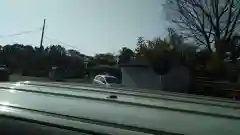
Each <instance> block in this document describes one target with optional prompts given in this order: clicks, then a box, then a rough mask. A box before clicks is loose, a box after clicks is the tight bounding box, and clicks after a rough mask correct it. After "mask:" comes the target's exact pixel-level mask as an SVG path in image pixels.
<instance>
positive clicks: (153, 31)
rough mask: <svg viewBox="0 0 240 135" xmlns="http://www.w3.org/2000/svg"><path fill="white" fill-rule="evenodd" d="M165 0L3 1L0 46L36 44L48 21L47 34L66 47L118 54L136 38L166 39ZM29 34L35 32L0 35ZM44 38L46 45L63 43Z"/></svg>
mask: <svg viewBox="0 0 240 135" xmlns="http://www.w3.org/2000/svg"><path fill="white" fill-rule="evenodd" d="M163 2H164V1H163V0H1V1H0V21H1V23H0V44H2V45H4V44H12V43H22V44H30V45H34V46H36V45H39V42H40V35H41V33H40V31H39V29H40V27H42V23H43V19H44V18H46V19H47V22H46V23H47V24H46V31H45V34H46V36H47V37H50V38H52V39H56V40H60V41H62V42H64V43H66V44H67V45H68V46H67V45H63V46H64V47H66V48H68V49H69V48H71V47H70V46H73V47H74V48H76V49H78V50H79V51H80V52H81V53H85V54H88V55H94V54H95V53H105V52H112V53H116V52H118V50H119V49H120V48H121V47H123V46H126V47H129V48H132V49H133V48H135V47H136V38H137V37H138V36H143V37H145V38H146V39H151V38H154V37H155V36H161V37H164V36H165V35H166V28H167V25H168V22H167V21H166V19H165V16H164V11H163V9H162V7H161V6H162V3H163ZM28 30H36V31H35V32H33V33H29V34H25V35H20V36H12V37H2V36H5V35H9V34H15V33H19V32H23V31H28ZM56 40H50V39H47V38H44V43H43V44H44V46H47V45H49V44H61V43H60V42H58V41H56Z"/></svg>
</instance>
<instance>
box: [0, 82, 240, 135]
mask: <svg viewBox="0 0 240 135" xmlns="http://www.w3.org/2000/svg"><path fill="white" fill-rule="evenodd" d="M112 95H115V96H117V98H116V99H109V98H108V97H109V96H112ZM239 109H240V104H239V102H237V101H232V100H227V99H221V98H210V97H202V96H195V95H188V94H178V93H170V92H164V91H154V90H153V91H151V90H141V89H130V88H129V89H121V88H105V87H96V86H94V85H90V84H77V83H54V82H17V83H0V114H1V115H10V116H14V117H21V118H25V119H34V120H36V121H41V122H42V121H43V122H50V123H53V124H58V125H59V124H60V125H64V126H67V127H74V128H77V129H81V128H84V129H85V130H93V131H96V132H100V133H109V134H119V135H120V134H126V135H127V134H129V135H130V134H161V133H163V132H164V133H165V132H167V133H178V134H188V135H202V134H218V135H224V134H228V133H229V132H231V134H232V135H235V134H236V135H238V134H239V133H240V129H239V125H240V113H239ZM166 135H168V134H166Z"/></svg>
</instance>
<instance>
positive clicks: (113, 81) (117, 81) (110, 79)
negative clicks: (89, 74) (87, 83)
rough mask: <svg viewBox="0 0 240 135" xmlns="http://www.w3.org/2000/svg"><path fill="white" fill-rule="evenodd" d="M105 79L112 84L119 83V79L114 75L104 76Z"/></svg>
mask: <svg viewBox="0 0 240 135" xmlns="http://www.w3.org/2000/svg"><path fill="white" fill-rule="evenodd" d="M105 79H106V81H107V83H110V84H111V83H113V84H119V83H120V81H119V80H118V79H117V78H115V77H106V78H105Z"/></svg>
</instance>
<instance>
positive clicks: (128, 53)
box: [118, 47, 135, 64]
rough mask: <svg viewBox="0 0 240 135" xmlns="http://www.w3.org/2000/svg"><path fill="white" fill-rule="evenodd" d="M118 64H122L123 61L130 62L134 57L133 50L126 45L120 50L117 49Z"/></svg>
mask: <svg viewBox="0 0 240 135" xmlns="http://www.w3.org/2000/svg"><path fill="white" fill-rule="evenodd" d="M119 53H120V54H119V61H118V63H119V64H123V63H128V62H130V61H131V60H132V59H133V57H134V55H135V54H134V52H133V51H132V50H131V49H129V48H127V47H123V48H122V49H121V50H120V51H119Z"/></svg>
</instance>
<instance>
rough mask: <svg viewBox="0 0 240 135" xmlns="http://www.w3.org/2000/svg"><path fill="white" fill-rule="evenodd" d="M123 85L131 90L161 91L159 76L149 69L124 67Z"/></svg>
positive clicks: (122, 69)
mask: <svg viewBox="0 0 240 135" xmlns="http://www.w3.org/2000/svg"><path fill="white" fill-rule="evenodd" d="M121 71H122V84H123V85H124V86H127V87H131V88H152V89H159V87H160V84H159V76H158V75H157V74H155V73H154V72H153V70H151V69H150V68H147V67H123V68H121Z"/></svg>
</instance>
